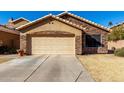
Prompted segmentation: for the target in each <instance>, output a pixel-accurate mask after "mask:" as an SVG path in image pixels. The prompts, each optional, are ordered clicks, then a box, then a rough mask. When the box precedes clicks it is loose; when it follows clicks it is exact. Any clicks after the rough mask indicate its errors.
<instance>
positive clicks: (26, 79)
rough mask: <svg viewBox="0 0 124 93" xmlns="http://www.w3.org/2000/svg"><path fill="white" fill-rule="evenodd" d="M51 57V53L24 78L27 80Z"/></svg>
mask: <svg viewBox="0 0 124 93" xmlns="http://www.w3.org/2000/svg"><path fill="white" fill-rule="evenodd" d="M48 58H49V55H48V56H47V57H46V58H45V59H44V60H43V61H42V62H41V64H40V65H39V66H38V67H37V68H36V69H35V70H34V71H32V73H31V74H30V75H29V76H28V77H27V78H26V79H25V80H24V82H26V81H27V80H28V79H29V78H30V77H31V76H32V75H33V74H34V73H35V72H36V71H37V70H38V68H39V67H40V66H41V65H42V64H43V63H44V62H45V61H46V60H47V59H48Z"/></svg>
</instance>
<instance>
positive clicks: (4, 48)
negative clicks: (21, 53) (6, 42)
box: [0, 46, 17, 54]
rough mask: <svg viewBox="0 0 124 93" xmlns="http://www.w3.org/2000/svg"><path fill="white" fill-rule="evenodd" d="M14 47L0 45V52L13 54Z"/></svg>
mask: <svg viewBox="0 0 124 93" xmlns="http://www.w3.org/2000/svg"><path fill="white" fill-rule="evenodd" d="M15 53H17V51H16V48H10V47H8V46H0V54H15Z"/></svg>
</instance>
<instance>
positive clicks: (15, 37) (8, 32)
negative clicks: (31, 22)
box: [0, 25, 20, 49]
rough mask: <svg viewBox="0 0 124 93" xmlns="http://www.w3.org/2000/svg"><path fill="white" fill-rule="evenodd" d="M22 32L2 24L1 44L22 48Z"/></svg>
mask: <svg viewBox="0 0 124 93" xmlns="http://www.w3.org/2000/svg"><path fill="white" fill-rule="evenodd" d="M19 38H20V32H18V31H16V30H13V29H10V28H8V27H6V26H3V25H0V46H7V47H10V48H16V49H19V48H20V42H19V41H20V39H19Z"/></svg>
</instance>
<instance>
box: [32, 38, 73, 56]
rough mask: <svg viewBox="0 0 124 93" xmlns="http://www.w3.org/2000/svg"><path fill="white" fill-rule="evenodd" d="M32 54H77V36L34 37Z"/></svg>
mask: <svg viewBox="0 0 124 93" xmlns="http://www.w3.org/2000/svg"><path fill="white" fill-rule="evenodd" d="M31 42H32V43H31V46H32V49H31V50H32V53H31V54H75V37H32V38H31Z"/></svg>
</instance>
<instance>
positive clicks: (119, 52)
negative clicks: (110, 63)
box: [114, 47, 124, 57]
mask: <svg viewBox="0 0 124 93" xmlns="http://www.w3.org/2000/svg"><path fill="white" fill-rule="evenodd" d="M114 54H115V56H120V57H124V47H123V48H121V49H117V50H115V52H114Z"/></svg>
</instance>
